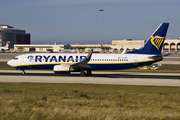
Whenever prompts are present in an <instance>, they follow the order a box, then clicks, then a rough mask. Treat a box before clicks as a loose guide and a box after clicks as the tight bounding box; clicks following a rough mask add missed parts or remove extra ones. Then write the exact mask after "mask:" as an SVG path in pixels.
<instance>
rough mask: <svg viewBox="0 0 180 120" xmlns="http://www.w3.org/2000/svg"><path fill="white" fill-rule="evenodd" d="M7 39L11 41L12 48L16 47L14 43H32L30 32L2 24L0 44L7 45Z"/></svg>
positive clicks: (0, 27) (0, 26)
mask: <svg viewBox="0 0 180 120" xmlns="http://www.w3.org/2000/svg"><path fill="white" fill-rule="evenodd" d="M7 41H10V48H14V44H30V34H29V33H26V31H25V30H23V29H17V28H14V27H12V26H9V25H0V46H5V44H6V42H7Z"/></svg>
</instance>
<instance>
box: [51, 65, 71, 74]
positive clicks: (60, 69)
mask: <svg viewBox="0 0 180 120" xmlns="http://www.w3.org/2000/svg"><path fill="white" fill-rule="evenodd" d="M69 67H70V65H55V66H54V73H56V74H70V71H69Z"/></svg>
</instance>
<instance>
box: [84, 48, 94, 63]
mask: <svg viewBox="0 0 180 120" xmlns="http://www.w3.org/2000/svg"><path fill="white" fill-rule="evenodd" d="M92 53H93V49H91V51H90V52H89V54H88V55H87V57H86V59H85V61H89V60H90V59H91V56H92Z"/></svg>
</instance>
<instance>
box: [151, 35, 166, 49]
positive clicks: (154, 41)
mask: <svg viewBox="0 0 180 120" xmlns="http://www.w3.org/2000/svg"><path fill="white" fill-rule="evenodd" d="M164 38H165V37H161V36H155V37H154V36H152V37H151V43H152V44H153V45H154V46H155V47H156V48H157V49H158V50H159V48H160V46H161V44H162V42H163V40H164Z"/></svg>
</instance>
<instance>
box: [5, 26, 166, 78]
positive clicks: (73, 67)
mask: <svg viewBox="0 0 180 120" xmlns="http://www.w3.org/2000/svg"><path fill="white" fill-rule="evenodd" d="M168 26H169V23H162V24H160V26H159V27H158V28H157V29H156V30H155V32H154V33H153V34H152V35H151V36H150V38H149V39H148V40H147V42H146V43H145V44H144V45H143V46H142V47H141V48H140V49H137V50H134V51H130V52H127V53H123V54H112V53H110V54H107V53H93V49H92V50H91V51H90V52H89V53H30V54H23V55H19V56H16V57H15V58H14V59H12V60H10V61H8V62H7V64H8V65H9V66H12V67H14V68H16V69H17V70H21V71H22V74H25V70H26V69H51V70H54V73H55V74H70V73H71V72H80V75H81V76H85V75H91V74H92V71H94V70H121V69H129V68H135V67H139V66H145V65H151V64H153V63H155V62H158V61H161V60H163V58H164V56H166V55H162V54H161V50H162V47H163V43H164V40H165V37H166V33H167V29H168Z"/></svg>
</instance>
